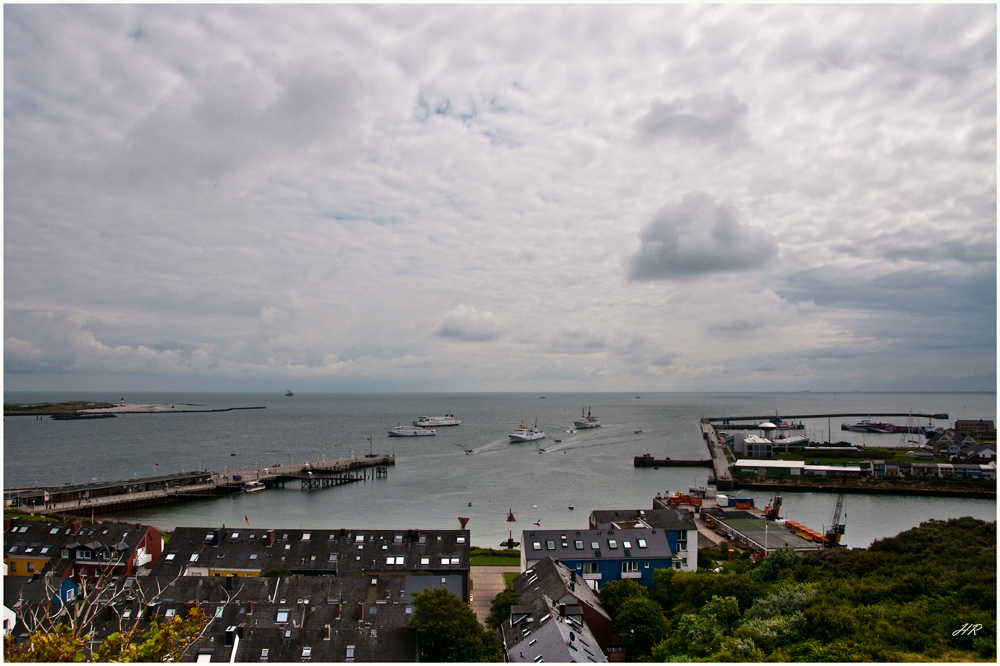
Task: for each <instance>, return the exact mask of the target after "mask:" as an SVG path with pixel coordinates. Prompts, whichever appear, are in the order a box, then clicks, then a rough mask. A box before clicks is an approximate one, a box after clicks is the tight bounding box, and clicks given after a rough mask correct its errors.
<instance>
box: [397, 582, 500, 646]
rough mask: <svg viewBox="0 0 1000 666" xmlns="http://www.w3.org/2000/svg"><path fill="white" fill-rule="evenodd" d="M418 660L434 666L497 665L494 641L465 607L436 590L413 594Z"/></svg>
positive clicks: (460, 601) (411, 624)
mask: <svg viewBox="0 0 1000 666" xmlns="http://www.w3.org/2000/svg"><path fill="white" fill-rule="evenodd" d="M410 627H412V628H414V629H416V630H417V638H418V640H419V643H420V659H421V660H422V661H437V662H479V661H500V660H501V649H500V643H499V641H498V640H497V637H496V635H495V634H493V633H492V632H489V631H487V630H486V629H485V628H484V627H483V625H481V624H480V623H479V620H478V619H477V618H476V614H475V613H474V612H472V609H471V608H469V606H468V604H466V603H464V602H463V601H462V600H461V599H459V598H458V597H456V596H455V595H454V594H452V593H451V592H449V591H448V590H446V589H444V588H442V587H437V588H434V589H430V590H424V591H423V592H415V593H414V594H413V618H412V619H411V620H410Z"/></svg>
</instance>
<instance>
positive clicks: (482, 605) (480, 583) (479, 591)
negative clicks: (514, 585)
mask: <svg viewBox="0 0 1000 666" xmlns="http://www.w3.org/2000/svg"><path fill="white" fill-rule="evenodd" d="M508 571H513V572H520V571H521V568H520V567H471V570H470V573H471V574H472V610H473V611H475V613H476V617H478V618H479V621H480V622H482V623H483V624H484V625H485V624H486V618H487V617H489V614H490V604H491V603H493V598H494V597H496V596H497V595H498V594H500V592H502V591H503V588H504V586H505V583H504V580H503V575H504V573H505V572H508Z"/></svg>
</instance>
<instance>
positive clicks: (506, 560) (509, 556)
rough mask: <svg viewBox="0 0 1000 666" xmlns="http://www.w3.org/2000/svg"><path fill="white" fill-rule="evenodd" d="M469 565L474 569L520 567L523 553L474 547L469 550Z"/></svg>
mask: <svg viewBox="0 0 1000 666" xmlns="http://www.w3.org/2000/svg"><path fill="white" fill-rule="evenodd" d="M469 564H470V565H471V566H474V567H519V566H521V551H519V550H515V549H504V550H497V549H496V548H476V547H473V548H470V549H469Z"/></svg>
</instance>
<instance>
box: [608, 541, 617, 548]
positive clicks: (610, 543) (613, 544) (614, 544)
mask: <svg viewBox="0 0 1000 666" xmlns="http://www.w3.org/2000/svg"><path fill="white" fill-rule="evenodd" d="M608 548H610V549H611V550H617V549H618V542H617V541H615V540H614V539H608Z"/></svg>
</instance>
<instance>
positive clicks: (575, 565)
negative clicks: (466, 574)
mask: <svg viewBox="0 0 1000 666" xmlns="http://www.w3.org/2000/svg"><path fill="white" fill-rule="evenodd" d="M670 533H671V531H669V530H667V531H664V530H661V529H594V530H525V531H524V532H522V533H521V570H522V571H525V570H527V569H529V568H531V567H533V566H534V565H535V564H536V563H537V562H539V561H540V560H541V559H542V558H544V557H551V558H553V559H555V560H557V561H558V562H560V563H561V564H562V565H563V566H565V567H567V568H568V569H570V570H571V571H575V572H576V575H577V576H578V577H580V578H582V579H583V580H584V581H585V582H586V583H587V585H588V586H589V587H590V588H591V589H592V590H600V589H601V588H602V587H603V586H604V585H606V584H607V583H609V582H611V581H613V580H622V579H633V580H635V581H636V582H638V583H640V584H642V585H644V586H646V587H652V584H653V572H654V571H656V570H657V569H675V568H678V569H679V568H680V567H681V561H680V558H678V557H677V556H676V551H675V550H674V548H673V547H671V543H670V540H669V538H668V534H670ZM672 535H673V536H674V537H675V539H676V532H673V533H672Z"/></svg>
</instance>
